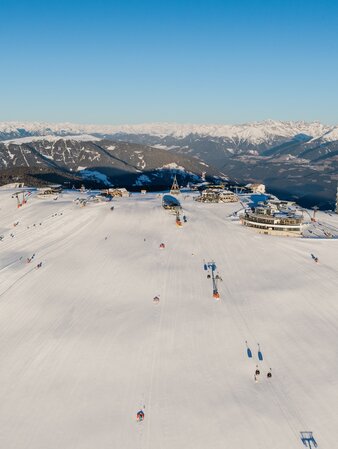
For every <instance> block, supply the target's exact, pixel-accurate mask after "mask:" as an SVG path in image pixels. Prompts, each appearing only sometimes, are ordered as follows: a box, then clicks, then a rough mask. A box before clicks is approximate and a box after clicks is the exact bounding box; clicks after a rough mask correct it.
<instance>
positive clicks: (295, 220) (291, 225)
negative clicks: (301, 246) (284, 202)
mask: <svg viewBox="0 0 338 449" xmlns="http://www.w3.org/2000/svg"><path fill="white" fill-rule="evenodd" d="M241 221H242V224H243V225H244V226H249V227H251V228H254V229H255V230H256V231H258V232H259V233H261V234H271V235H281V236H289V237H299V236H301V235H302V227H303V217H302V215H298V214H297V213H296V211H288V212H286V211H281V210H279V209H278V208H277V206H276V205H274V204H270V203H269V204H264V205H259V206H257V207H255V208H254V209H253V210H251V211H248V210H247V211H245V213H244V215H242V217H241Z"/></svg>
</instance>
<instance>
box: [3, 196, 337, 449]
mask: <svg viewBox="0 0 338 449" xmlns="http://www.w3.org/2000/svg"><path fill="white" fill-rule="evenodd" d="M11 193H12V192H10V191H1V192H0V234H1V235H3V236H4V238H3V240H2V241H0V333H1V338H0V359H1V362H0V399H1V400H0V423H1V425H0V447H1V448H4V449H61V448H62V449H108V448H109V449H225V448H231V449H248V448H250V449H296V448H302V447H304V446H303V444H302V442H301V440H300V432H301V431H312V432H313V436H314V438H315V440H316V441H317V444H318V447H319V448H320V449H334V448H337V447H338V352H337V338H338V294H337V291H338V275H337V274H338V257H337V253H338V240H319V239H317V240H315V239H288V238H280V237H272V236H263V235H258V234H256V233H255V232H254V231H252V230H250V229H247V228H244V227H242V226H241V225H240V224H239V223H238V222H234V221H231V220H230V219H227V218H226V217H227V216H229V215H230V213H231V212H232V211H234V210H236V209H238V204H237V205H236V204H234V205H231V204H203V203H200V204H199V203H196V202H195V201H193V200H192V197H188V198H185V199H184V197H183V195H181V201H182V206H183V213H184V214H185V215H186V216H187V223H183V226H182V227H177V226H176V225H175V217H174V216H173V215H171V214H170V213H169V212H168V211H165V210H164V209H163V208H162V207H161V199H160V198H159V197H158V196H157V195H156V194H147V195H145V196H141V195H134V196H132V197H130V198H121V199H118V200H114V202H113V203H101V204H91V205H90V204H89V205H87V206H86V207H83V208H80V207H79V206H77V205H76V204H75V203H73V199H74V198H75V195H78V192H77V193H69V194H64V195H63V196H62V197H59V199H58V200H57V201H54V200H52V199H51V200H41V199H38V198H36V197H34V196H33V197H32V198H31V199H29V201H28V204H27V205H25V206H23V207H22V208H20V209H17V208H16V200H15V199H12V198H11ZM112 204H114V211H111V210H110V207H111V205H112ZM318 217H319V218H320V219H322V220H327V221H328V222H330V224H331V225H336V226H337V225H338V216H332V217H330V216H328V215H326V214H322V213H318ZM17 221H19V224H18V225H17V226H15V227H13V224H14V223H16V222H17ZM40 223H41V224H40ZM34 224H35V226H34ZM11 233H12V235H13V236H14V237H11V235H10V234H11ZM161 242H164V243H165V248H164V249H160V248H159V245H160V243H161ZM33 254H35V256H34V258H33V260H32V261H31V262H30V263H27V258H31V257H32V255H33ZM311 254H314V255H315V256H317V257H318V258H319V262H318V263H315V262H314V260H313V259H312V258H311ZM20 258H21V259H20ZM212 260H214V261H215V263H216V266H217V270H216V271H217V273H218V274H219V275H220V276H221V277H222V279H223V282H220V283H219V293H220V300H219V301H217V300H215V299H213V297H212V283H211V279H208V278H207V275H208V272H207V271H204V261H205V262H210V261H212ZM39 262H42V267H41V268H39V269H37V268H36V265H37V264H38V263H39ZM154 296H159V298H160V302H159V303H158V304H155V303H153V298H154ZM246 341H247V345H248V347H249V348H250V349H251V351H252V355H253V358H251V359H250V358H248V356H247V346H246V343H245V342H246ZM258 343H259V344H260V349H261V352H262V356H263V361H259V360H258ZM256 365H258V366H259V370H260V371H261V374H260V375H259V376H258V382H257V383H255V381H254V373H255V369H256ZM270 368H271V369H272V378H271V379H268V378H267V376H266V375H267V373H268V371H269V369H270ZM141 408H142V409H143V410H144V413H145V419H144V421H143V422H142V423H138V422H136V413H137V411H138V410H139V409H141Z"/></svg>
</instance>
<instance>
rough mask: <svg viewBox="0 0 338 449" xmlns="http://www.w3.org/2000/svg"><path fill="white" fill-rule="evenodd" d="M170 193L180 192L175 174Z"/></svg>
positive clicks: (176, 193)
mask: <svg viewBox="0 0 338 449" xmlns="http://www.w3.org/2000/svg"><path fill="white" fill-rule="evenodd" d="M170 193H171V195H178V194H179V193H181V191H180V187H179V185H178V182H177V178H176V175H175V176H174V181H173V185H172V186H171V189H170Z"/></svg>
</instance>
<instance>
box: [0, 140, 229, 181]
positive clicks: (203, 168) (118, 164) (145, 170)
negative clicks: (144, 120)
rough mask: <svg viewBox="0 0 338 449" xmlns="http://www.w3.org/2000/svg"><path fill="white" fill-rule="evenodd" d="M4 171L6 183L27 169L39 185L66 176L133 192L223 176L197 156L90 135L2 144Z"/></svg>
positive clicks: (1, 152)
mask: <svg viewBox="0 0 338 449" xmlns="http://www.w3.org/2000/svg"><path fill="white" fill-rule="evenodd" d="M87 139H91V140H87ZM0 169H1V174H2V176H3V177H5V178H6V180H7V181H8V179H7V178H8V176H6V174H8V173H11V175H13V173H15V172H16V169H17V172H18V173H19V172H20V173H21V174H22V173H23V171H22V170H23V169H25V170H24V173H25V174H28V173H30V174H32V173H34V174H35V177H36V178H37V179H40V180H41V179H42V178H45V179H46V180H47V181H53V179H54V178H55V177H56V176H57V177H58V179H59V178H60V176H61V177H62V176H63V177H64V179H65V181H64V182H71V181H81V182H84V183H87V184H88V183H89V184H91V185H92V184H97V185H100V186H102V185H106V186H107V185H121V186H127V187H129V188H132V187H135V188H137V187H142V186H149V185H151V186H152V187H153V188H162V187H163V188H167V187H168V185H170V183H171V182H172V177H173V174H177V177H178V180H179V182H180V183H182V184H186V183H188V182H189V181H198V180H200V176H201V174H202V172H206V175H207V176H210V177H213V176H217V177H220V176H222V173H221V172H220V171H219V170H217V169H214V168H213V167H210V166H209V165H207V164H206V163H204V162H203V161H200V160H198V159H197V158H195V157H191V156H186V155H180V154H174V153H172V152H168V151H165V150H163V149H157V148H152V147H150V146H146V145H140V144H135V143H129V142H114V141H111V140H107V139H99V138H95V137H92V136H75V137H74V136H73V137H62V138H59V137H54V136H48V137H41V138H36V137H35V138H30V137H26V138H22V139H17V140H14V141H3V142H0ZM47 174H48V176H47ZM53 174H54V177H53ZM13 176H14V175H13ZM5 178H4V179H5ZM53 182H60V179H59V181H53Z"/></svg>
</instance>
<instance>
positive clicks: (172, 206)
mask: <svg viewBox="0 0 338 449" xmlns="http://www.w3.org/2000/svg"><path fill="white" fill-rule="evenodd" d="M162 206H163V208H164V209H168V210H173V211H178V210H181V209H182V207H181V203H180V202H179V201H178V199H177V198H176V197H174V196H173V195H163V197H162Z"/></svg>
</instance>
